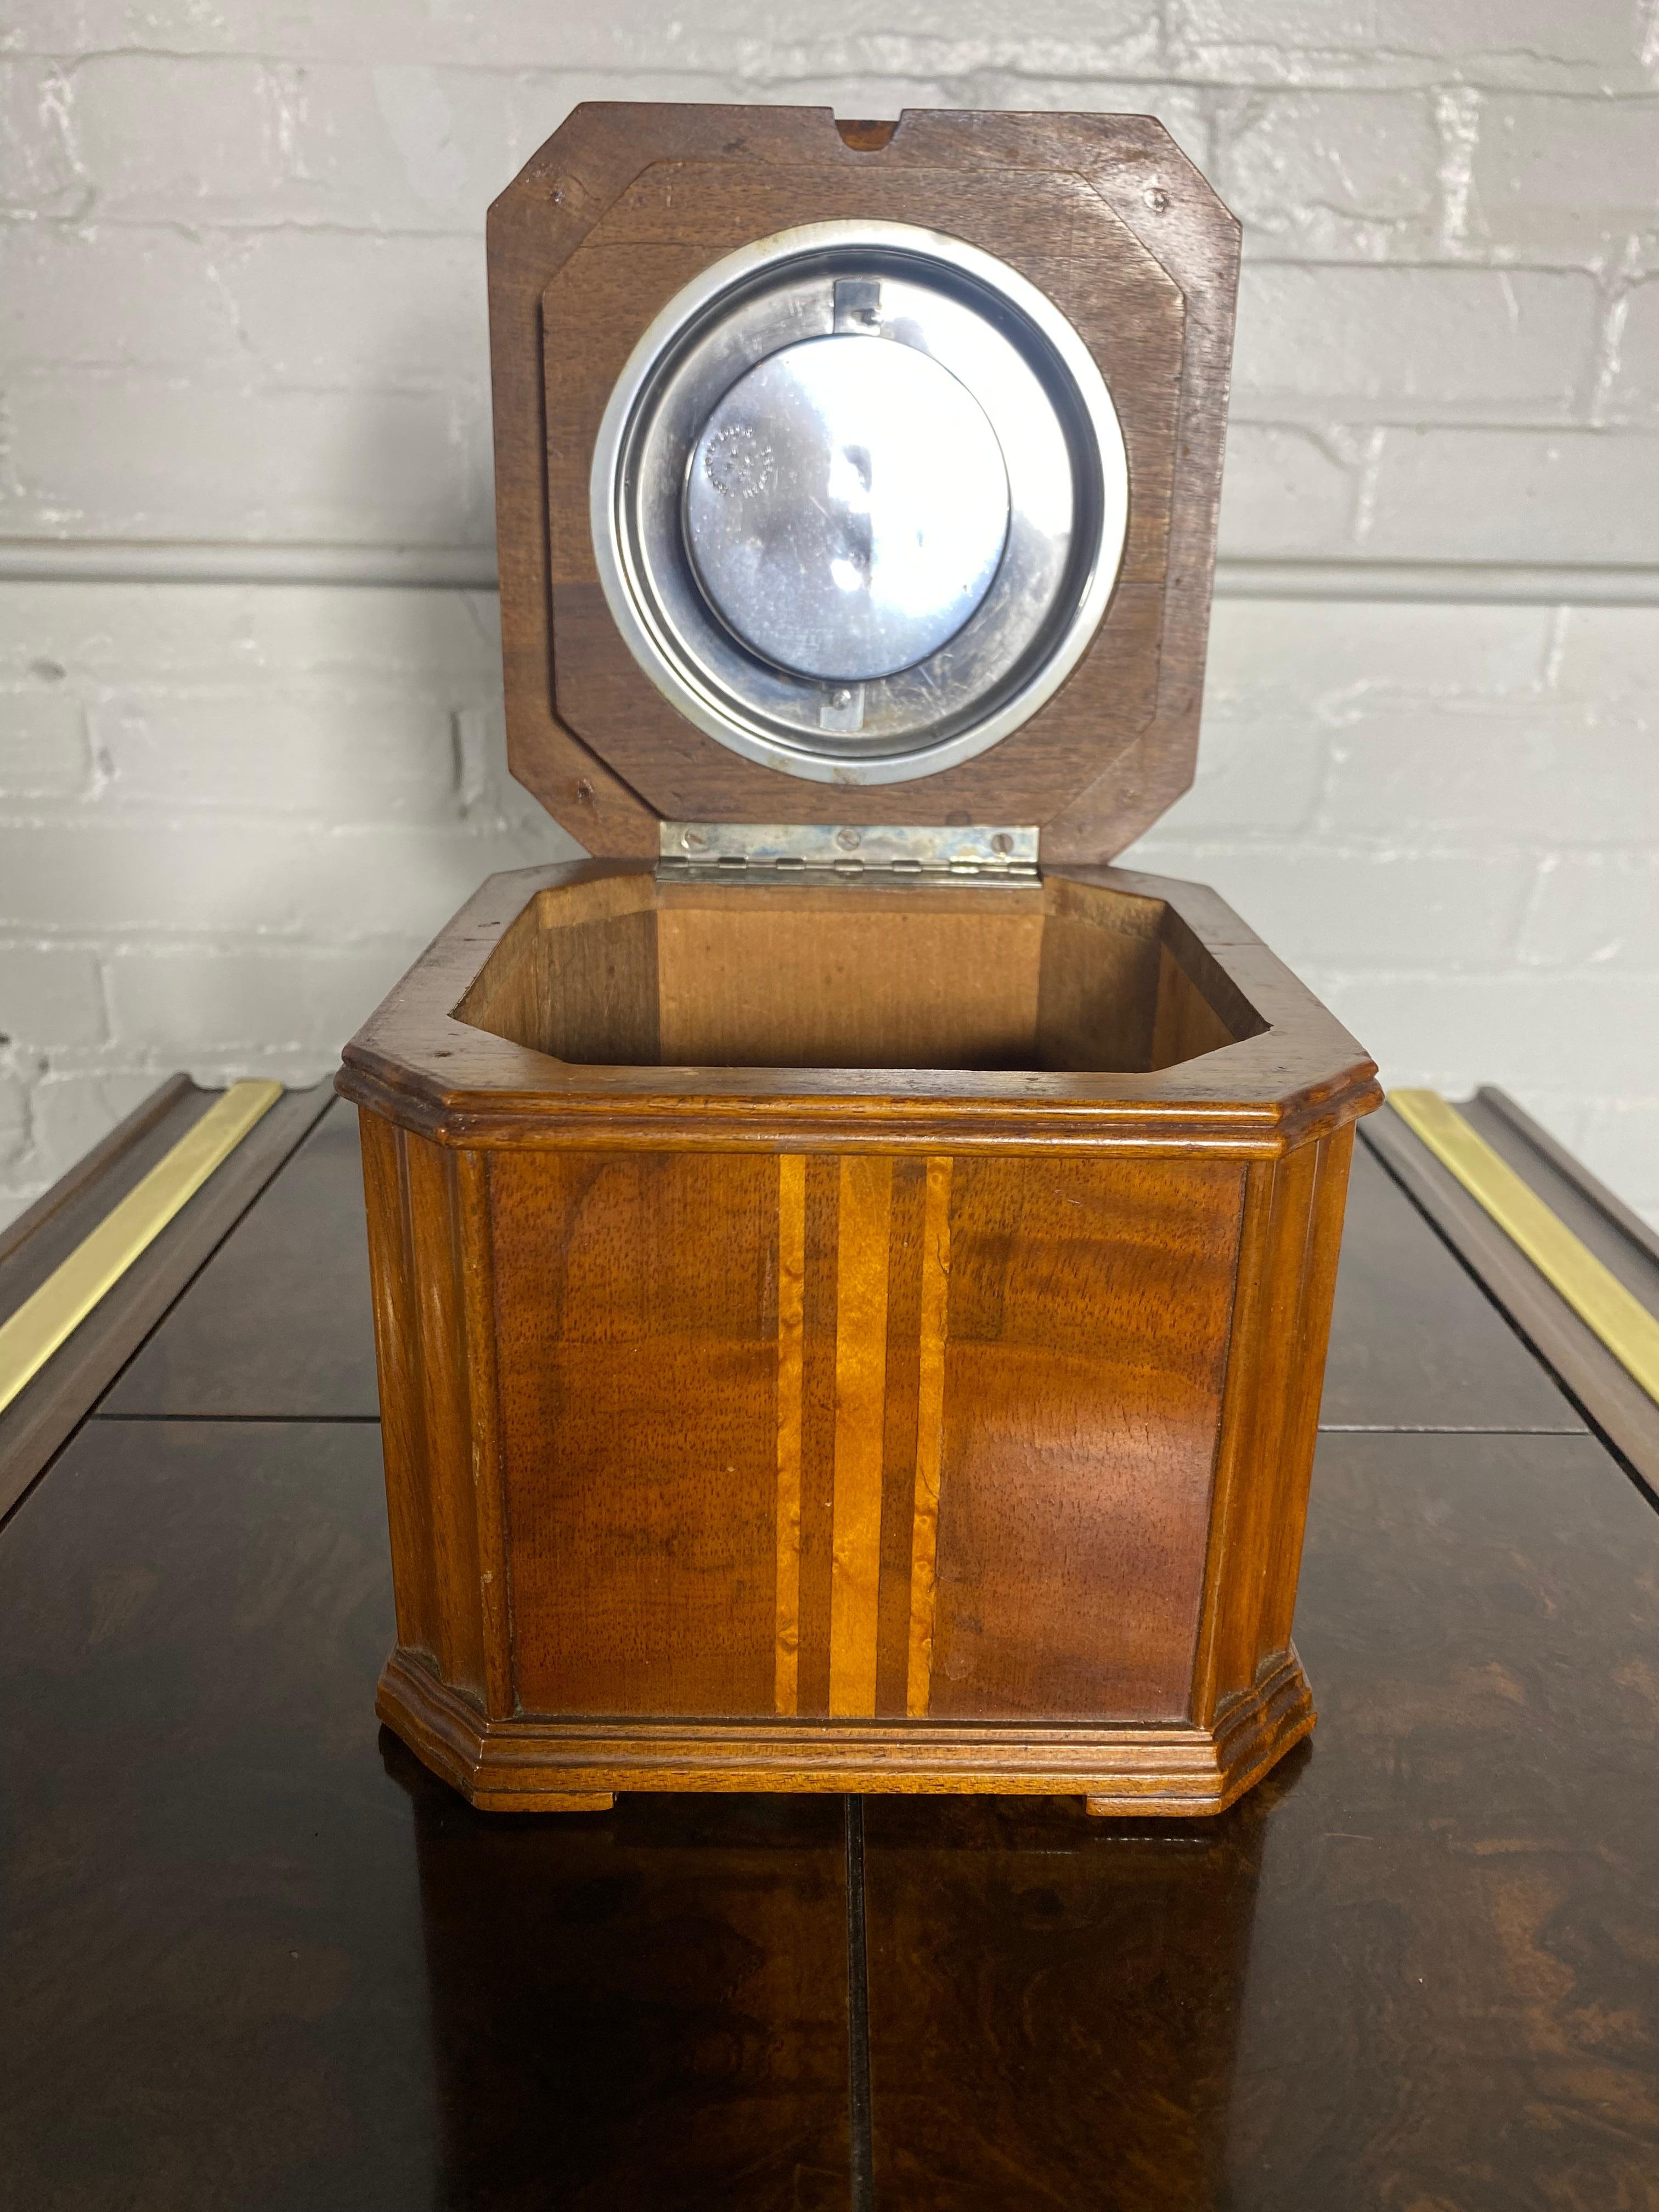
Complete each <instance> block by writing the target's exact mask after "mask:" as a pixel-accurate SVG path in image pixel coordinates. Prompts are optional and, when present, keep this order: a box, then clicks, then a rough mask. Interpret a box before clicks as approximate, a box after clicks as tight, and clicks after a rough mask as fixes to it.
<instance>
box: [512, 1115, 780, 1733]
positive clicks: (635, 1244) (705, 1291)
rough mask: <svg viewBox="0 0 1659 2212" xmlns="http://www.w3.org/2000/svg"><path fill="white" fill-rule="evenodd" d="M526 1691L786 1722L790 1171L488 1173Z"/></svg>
mask: <svg viewBox="0 0 1659 2212" xmlns="http://www.w3.org/2000/svg"><path fill="white" fill-rule="evenodd" d="M490 1180H491V1217H492V1221H493V1225H494V1241H495V1315H496V1329H497V1334H498V1344H499V1349H498V1353H497V1364H498V1370H499V1375H500V1389H501V1437H502V1452H503V1460H504V1466H505V1477H506V1492H507V1517H508V1520H509V1522H510V1525H511V1527H512V1530H513V1624H514V1639H515V1662H516V1680H517V1687H518V1694H519V1699H520V1704H521V1705H522V1706H523V1707H524V1708H525V1709H526V1710H527V1711H531V1712H537V1713H580V1712H596V1713H602V1712H655V1713H754V1714H762V1713H769V1712H770V1711H772V1709H773V1699H774V1684H775V1657H774V1654H775V1620H776V1613H775V1572H776V1568H775V1562H776V1498H777V1413H776V1394H777V1277H776V1268H775V1251H776V1240H777V1233H778V1232H777V1168H776V1164H775V1161H772V1160H769V1159H765V1158H759V1157H746V1156H745V1157H736V1158H710V1157H706V1156H698V1155H688V1154H684V1153H678V1154H676V1153H670V1154H665V1155H662V1156H659V1157H656V1158H650V1157H646V1156H641V1155H624V1156H623V1157H620V1158H618V1157H616V1156H614V1155H609V1154H599V1153H594V1154H587V1155H570V1156H566V1157H562V1158H535V1157H526V1156H523V1155H511V1154H509V1155H503V1156H501V1157H499V1158H496V1159H495V1161H494V1163H493V1164H492V1168H491V1178H490Z"/></svg>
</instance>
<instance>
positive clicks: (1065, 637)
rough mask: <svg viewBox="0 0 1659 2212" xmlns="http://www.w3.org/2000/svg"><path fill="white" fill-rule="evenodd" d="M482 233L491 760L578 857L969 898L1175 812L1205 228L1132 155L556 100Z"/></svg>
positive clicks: (1139, 149)
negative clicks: (869, 882) (538, 805)
mask: <svg viewBox="0 0 1659 2212" xmlns="http://www.w3.org/2000/svg"><path fill="white" fill-rule="evenodd" d="M489 241H490V302H491V328H492V348H493V369H494V381H495V453H496V488H497V508H498V516H499V534H500V540H501V613H502V636H503V657H504V662H505V672H506V683H507V740H508V750H509V757H510V758H511V761H512V765H513V770H514V773H515V774H516V775H518V776H519V778H520V781H522V782H524V783H525V784H526V786H527V787H529V788H530V789H531V790H532V792H533V793H535V795H536V796H537V797H538V799H540V800H541V802H542V804H543V805H544V806H546V807H547V809H548V811H550V813H551V814H553V815H554V816H555V817H556V819H558V820H559V821H560V822H561V823H563V824H564V826H565V827H566V828H567V829H569V830H570V831H571V833H572V834H573V835H574V836H576V837H577V838H579V839H580V841H581V842H582V843H583V844H584V845H585V846H586V848H587V849H588V850H589V851H590V852H592V853H594V854H602V855H607V856H609V855H637V856H638V857H640V858H642V859H643V858H650V857H654V856H657V855H658V854H661V856H662V857H663V858H664V860H665V861H666V862H667V863H668V865H669V866H674V867H679V866H684V867H687V868H690V867H692V866H709V865H712V866H715V867H717V868H721V869H723V870H725V871H726V872H738V870H739V869H740V868H742V867H743V866H752V867H765V868H767V869H768V870H769V871H770V870H774V869H776V868H778V867H780V866H781V867H784V868H787V867H789V866H793V865H798V866H803V867H807V866H823V867H825V868H827V869H828V870H829V871H830V872H836V870H837V869H838V868H840V869H841V872H852V866H853V865H858V866H860V867H864V866H872V867H873V866H881V867H883V868H884V869H886V870H889V871H890V872H893V873H895V874H902V873H903V872H906V866H907V865H908V862H910V861H912V860H914V861H915V869H914V872H917V873H921V872H923V870H924V868H927V867H933V868H937V867H939V866H951V865H952V863H951V862H950V861H949V860H945V861H941V860H939V857H938V856H939V854H944V853H945V852H946V851H947V849H948V848H949V844H950V841H951V840H955V841H956V842H957V846H959V847H963V850H962V851H960V852H959V853H958V854H957V860H956V862H955V864H954V865H955V866H956V867H957V870H958V872H963V873H964V874H965V873H968V872H969V871H970V870H974V871H977V870H979V869H980V868H981V866H983V868H984V869H985V870H986V871H987V878H986V879H987V880H1001V879H1007V878H1009V877H1010V876H1011V875H1015V876H1017V874H1018V871H1019V870H1024V868H1026V867H1027V866H1028V860H1027V856H1026V854H1025V850H1024V842H1023V841H1024V840H1025V839H1026V838H1027V837H1028V836H1030V829H1021V830H1020V831H1018V832H1007V831H1002V832H993V831H991V830H988V829H987V830H983V831H981V830H977V829H974V828H973V827H972V826H971V825H974V824H984V823H1018V824H1024V825H1036V826H1037V827H1039V828H1040V829H1041V834H1042V853H1043V855H1044V857H1045V858H1048V859H1051V860H1066V859H1072V860H1104V859H1107V858H1109V857H1110V855H1111V854H1113V853H1115V852H1116V851H1118V850H1120V849H1121V848H1122V847H1123V846H1124V845H1125V844H1127V843H1128V842H1130V841H1131V840H1132V839H1133V838H1134V837H1135V836H1138V835H1139V833H1140V832H1141V831H1142V830H1143V829H1146V827H1147V826H1148V824H1149V823H1152V821H1154V820H1156V819H1157V817H1158V815H1159V814H1160V813H1162V811H1164V808H1165V807H1166V806H1168V805H1170V802H1171V800H1172V799H1175V798H1176V797H1177V796H1178V795H1179V793H1181V792H1182V790H1184V789H1185V788H1186V787H1187V785H1188V782H1189V781H1191V776H1192V769H1193V761H1194V751H1195V748H1196V741H1197V724H1198V707H1199V697H1200V688H1201V682H1202V665H1203V653H1204V642H1205V635H1206V626H1207V617H1208V609H1209V597H1210V584H1211V574H1212V563H1213V554H1214V534H1215V514H1216V506H1217V499H1218V491H1219V483H1220V465H1221V440H1222V430H1223V422H1224V415H1225V393H1226V380H1227V365H1228V356H1229V353H1230V349H1231V330H1232V308H1233V296H1234V289H1235V285H1236V281H1237V225H1236V224H1235V223H1234V222H1233V220H1232V218H1231V216H1229V215H1228V214H1227V212H1226V210H1225V209H1224V208H1223V207H1222V206H1221V204H1220V203H1219V202H1218V200H1217V199H1216V198H1215V197H1214V195H1213V194H1212V192H1211V191H1209V189H1208V187H1207V186H1206V185H1205V184H1204V183H1203V181H1202V179H1200V178H1199V177H1198V176H1197V174H1196V173H1195V172H1194V170H1193V169H1192V168H1191V167H1190V165H1189V164H1188V162H1187V161H1186V160H1185V159H1184V157H1183V156H1182V155H1181V154H1180V153H1179V152H1178V151H1177V150H1176V148H1175V146H1174V145H1173V144H1172V143H1171V142H1170V139H1169V137H1167V135H1166V134H1165V133H1164V131H1163V130H1162V128H1161V127H1160V126H1159V125H1157V124H1155V123H1152V122H1151V121H1149V120H1148V119H1146V118H1139V117H1121V116H1117V117H1113V116H1053V115H1027V116H1011V115H994V114H963V113H928V112H911V113H908V114H906V115H905V116H904V117H903V118H902V119H901V120H900V122H899V123H898V124H897V125H896V126H889V125H842V126H840V127H839V128H838V127H837V125H836V123H835V121H834V119H833V118H832V117H831V116H830V115H829V113H828V112H826V111H823V110H821V109H778V108H743V109H732V108H708V107H696V106H684V107H680V106H639V107H624V106H586V107H581V108H578V109H577V110H576V111H575V112H574V114H573V115H572V117H571V118H570V119H569V120H568V122H567V123H566V124H565V125H564V126H563V128H562V130H561V131H559V132H558V133H557V134H556V136H555V137H553V138H552V139H550V141H549V143H547V145H546V146H544V148H543V149H542V151H541V153H540V154H538V155H537V156H536V158H535V159H534V160H533V161H532V162H531V163H530V165H529V167H527V168H526V169H525V171H524V172H523V173H522V174H521V175H520V177H519V178H518V179H516V181H515V182H514V183H513V185H511V186H510V187H509V188H508V190H507V191H506V192H505V193H504V194H503V195H502V197H501V199H500V200H499V201H498V202H497V203H496V204H495V207H494V208H493V209H492V210H491V211H490V227H489ZM665 823H666V824H669V825H671V831H670V833H668V834H666V835H665V832H664V831H663V830H662V829H661V828H660V827H659V825H661V824H665ZM780 824H782V825H790V826H789V827H787V829H780V828H779V827H778V826H777V825H780ZM695 829H702V830H703V831H705V832H707V833H708V836H709V838H710V840H711V842H710V843H709V845H708V848H707V852H708V854H709V855H710V856H712V857H711V858H710V859H708V860H704V861H703V862H701V863H699V862H696V861H694V860H692V859H691V857H690V853H689V849H688V848H686V847H685V845H684V837H685V835H686V833H687V831H688V830H695ZM913 832H915V833H921V845H920V846H919V847H918V848H916V850H915V852H908V853H907V852H903V851H899V850H897V849H896V847H897V846H898V845H901V844H902V842H903V841H904V840H905V838H906V837H907V836H909V835H910V834H911V833H913ZM1011 835H1017V836H1018V837H1019V838H1020V839H1021V840H1022V845H1021V851H1020V858H1019V861H1018V867H1017V868H1016V867H1011V866H1010V864H1009V854H1007V853H1006V852H1003V851H1002V850H1000V848H996V849H994V848H991V847H989V846H988V845H987V849H986V853H985V854H983V855H980V856H978V857H975V856H974V855H972V854H969V852H968V851H967V850H966V846H965V844H964V841H967V842H971V841H972V840H973V839H975V838H976V837H983V838H985V839H987V840H988V839H989V838H991V837H992V836H1004V837H1006V836H1011ZM836 837H840V838H841V839H842V840H843V841H845V840H848V839H854V838H856V839H860V841H861V843H862V854H861V857H860V854H857V853H854V852H849V850H848V848H847V846H846V845H845V844H844V843H843V844H842V846H839V847H836V846H835V845H834V844H833V840H834V839H835V838H836ZM930 838H931V840H932V842H929V841H930ZM940 840H944V841H945V842H939V841H940ZM884 841H887V842H886V843H885V844H884ZM890 848H892V849H890ZM831 852H839V853H840V854H842V860H840V861H838V860H836V859H833V858H829V857H827V856H828V855H829V854H830V853H831ZM923 853H927V854H931V855H933V857H932V858H931V859H927V860H924V859H923V858H922V857H921V854H923ZM878 854H879V855H881V856H882V857H879V858H878V857H877V856H878ZM1035 858H1036V855H1035V853H1032V854H1030V856H1029V865H1030V866H1034V865H1035ZM843 861H844V862H846V863H848V865H847V866H842V862H843ZM1027 880H1029V875H1028V876H1027Z"/></svg>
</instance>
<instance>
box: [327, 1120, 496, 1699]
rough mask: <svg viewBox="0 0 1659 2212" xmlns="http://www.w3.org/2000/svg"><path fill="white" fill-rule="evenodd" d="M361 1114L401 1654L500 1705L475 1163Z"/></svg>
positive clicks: (485, 1252)
mask: <svg viewBox="0 0 1659 2212" xmlns="http://www.w3.org/2000/svg"><path fill="white" fill-rule="evenodd" d="M360 1118H361V1124H362V1147H363V1182H364V1189H365V1194H366V1196H367V1199H368V1231H369V1235H368V1253H369V1277H370V1281H371V1283H372V1285H373V1290H374V1342H375V1355H376V1359H377V1362H378V1364H379V1368H380V1407H381V1425H382V1437H383V1441H384V1444H385V1452H386V1511H387V1518H388V1521H389V1523H390V1527H391V1534H392V1568H393V1581H394V1583H395V1586H396V1589H397V1596H398V1644H399V1646H400V1648H402V1649H404V1650H410V1651H416V1652H420V1653H422V1654H423V1655H424V1656H426V1657H427V1658H428V1659H429V1660H430V1662H431V1663H432V1664H433V1665H434V1666H435V1667H436V1668H437V1669H438V1670H439V1672H440V1673H441V1674H442V1676H443V1677H444V1679H445V1680H446V1681H448V1682H452V1683H453V1684H454V1685H455V1686H457V1687H458V1688H459V1689H460V1690H462V1691H464V1692H465V1693H466V1694H467V1695H469V1696H470V1697H472V1698H474V1699H477V1700H478V1701H479V1702H480V1703H481V1704H484V1703H487V1705H488V1707H489V1711H492V1712H495V1713H502V1712H506V1711H510V1710H511V1693H510V1688H509V1674H508V1660H507V1646H506V1636H507V1607H506V1605H505V1603H504V1592H503V1589H502V1587H501V1585H502V1583H503V1581H504V1578H505V1574H506V1559H505V1537H504V1531H503V1528H502V1522H501V1471H500V1461H499V1451H500V1446H499V1440H498V1437H497V1431H496V1425H495V1390H494V1381H495V1377H494V1375H493V1373H492V1364H491V1356H490V1355H491V1351H492V1346H491V1341H490V1339H489V1335H488V1334H487V1328H488V1315H489V1303H490V1286H489V1241H488V1233H487V1225H486V1223H485V1222H484V1220H483V1202H484V1201H483V1176H482V1174H481V1172H480V1167H479V1164H477V1163H473V1162H469V1161H468V1160H466V1159H465V1158H464V1157H463V1156H460V1155H458V1154H457V1153H455V1152H453V1151H451V1150H449V1149H448V1148H447V1147H446V1146H440V1145H433V1144H430V1143H428V1142H427V1141H426V1140H425V1139H422V1138H420V1137H415V1136H410V1135H409V1134H408V1133H406V1132H404V1131H402V1130H399V1129H395V1128H392V1127H390V1126H388V1125H387V1124H386V1123H385V1122H383V1121H380V1120H379V1119H378V1118H377V1117H376V1116H374V1115H368V1114H366V1115H362V1116H361V1117H360Z"/></svg>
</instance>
